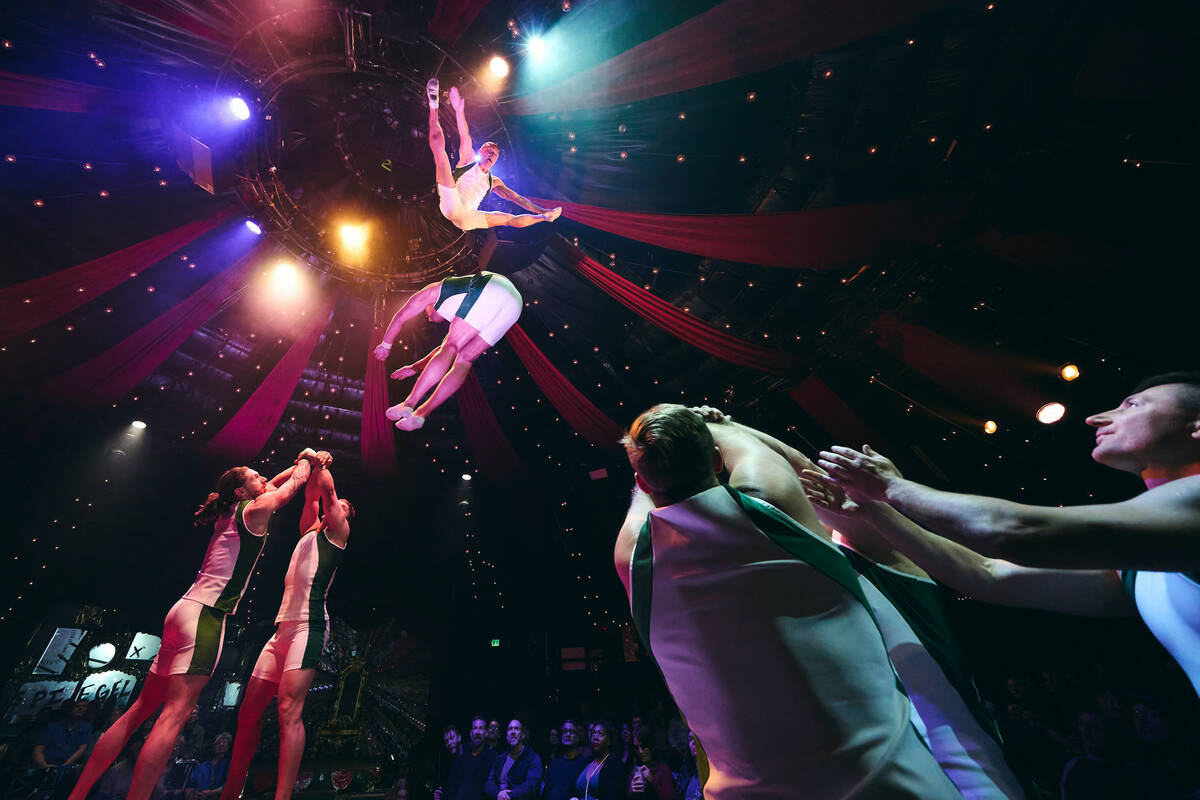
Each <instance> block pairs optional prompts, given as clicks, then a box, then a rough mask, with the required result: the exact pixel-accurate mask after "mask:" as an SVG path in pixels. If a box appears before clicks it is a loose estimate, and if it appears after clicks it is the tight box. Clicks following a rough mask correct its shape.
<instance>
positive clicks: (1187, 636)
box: [806, 372, 1200, 693]
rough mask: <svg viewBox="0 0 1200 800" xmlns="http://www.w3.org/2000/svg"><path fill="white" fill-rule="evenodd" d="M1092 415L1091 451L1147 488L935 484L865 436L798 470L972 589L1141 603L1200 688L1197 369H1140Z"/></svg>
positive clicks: (986, 596) (1103, 611) (1125, 608)
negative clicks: (1047, 489)
mask: <svg viewBox="0 0 1200 800" xmlns="http://www.w3.org/2000/svg"><path fill="white" fill-rule="evenodd" d="M1087 423H1088V424H1089V425H1091V426H1092V427H1093V428H1095V429H1096V444H1095V446H1094V448H1093V449H1092V458H1093V459H1094V460H1095V461H1097V462H1099V463H1101V464H1104V465H1105V466H1109V467H1112V468H1113V469H1119V470H1122V471H1124V472H1132V473H1134V474H1136V475H1139V476H1140V477H1141V478H1142V479H1143V481H1144V482H1145V484H1146V487H1147V491H1146V492H1144V493H1142V494H1140V495H1138V496H1136V497H1134V498H1132V499H1130V500H1126V501H1123V502H1119V503H1106V504H1097V505H1087V506H1070V507H1065V508H1047V507H1041V506H1031V505H1025V504H1022V503H1014V502H1010V501H1006V500H1000V499H997V498H992V497H980V496H972V495H964V494H956V493H953V492H943V491H939V490H936V489H932V488H930V487H928V486H923V485H921V484H919V483H916V482H915V481H911V480H907V479H905V478H904V477H903V475H901V474H900V471H899V470H898V469H896V467H895V465H894V464H893V463H892V462H891V461H890V460H889V459H887V458H886V457H884V456H882V455H880V454H879V453H876V452H875V451H874V450H872V449H871V448H870V447H869V446H864V447H863V450H862V452H858V451H855V450H853V449H851V448H847V447H835V448H833V449H831V450H828V451H822V453H821V458H820V462H819V463H820V466H821V467H822V468H823V469H824V470H826V471H827V472H828V473H829V474H828V477H822V476H820V475H817V474H816V473H813V474H811V475H808V476H806V477H807V478H808V485H809V486H810V488H811V491H812V493H813V495H814V496H815V497H821V496H822V493H823V492H824V491H825V489H826V488H828V487H829V486H831V485H834V484H836V485H837V486H838V487H840V488H841V489H843V490H844V491H845V492H846V493H848V494H849V495H850V496H851V497H852V498H853V499H855V500H856V501H858V502H859V503H860V504H861V505H862V506H863V507H864V508H866V509H869V511H870V513H871V514H872V515H873V516H872V519H873V521H874V522H875V523H876V527H877V529H878V530H879V531H880V532H881V533H883V534H884V535H885V536H887V537H888V539H889V540H890V541H891V542H892V543H893V544H895V545H896V546H897V547H898V548H900V549H901V550H903V551H904V552H905V553H906V554H907V555H908V556H909V557H910V558H912V559H913V561H915V562H916V563H917V564H920V565H921V566H922V567H923V568H925V569H926V570H928V571H929V572H930V574H932V575H933V576H934V577H936V578H938V579H939V580H941V581H942V582H943V583H946V584H948V585H950V586H953V587H954V588H956V589H959V590H960V591H964V592H968V593H970V594H972V595H974V596H975V597H976V598H978V599H980V600H984V601H990V602H999V603H1003V604H1007V605H1021V606H1025V607H1034V608H1047V609H1051V610H1055V611H1066V612H1069V613H1078V614H1086V615H1092V616H1110V615H1127V614H1129V613H1130V612H1131V611H1132V610H1133V606H1136V610H1137V613H1138V614H1139V615H1140V616H1141V618H1142V620H1143V621H1144V622H1145V623H1146V626H1147V627H1148V628H1149V629H1150V631H1151V633H1153V634H1154V636H1155V637H1156V638H1157V639H1158V640H1159V642H1161V643H1162V645H1163V646H1164V647H1165V648H1166V649H1167V651H1168V652H1169V653H1170V654H1171V655H1172V657H1174V658H1175V660H1176V661H1177V662H1178V663H1179V665H1180V666H1181V667H1182V668H1183V670H1184V672H1185V673H1187V675H1188V678H1189V679H1190V680H1191V682H1192V685H1193V687H1194V688H1195V689H1196V690H1197V692H1198V693H1200V582H1197V578H1198V577H1200V373H1195V372H1191V373H1189V372H1175V373H1167V374H1165V375H1158V376H1154V377H1152V378H1148V379H1147V380H1145V381H1143V382H1142V383H1141V384H1140V385H1139V386H1138V387H1137V388H1136V389H1135V391H1134V393H1133V394H1131V395H1129V396H1128V397H1126V398H1125V399H1124V400H1122V402H1121V404H1120V405H1119V406H1117V407H1116V408H1114V409H1112V410H1109V411H1105V412H1102V413H1100V414H1095V415H1093V416H1091V417H1088V419H1087ZM923 526H924V527H923ZM1018 565H1020V566H1018ZM1168 570H1169V571H1168ZM1122 590H1124V591H1122ZM1130 601H1132V604H1133V606H1131V605H1130Z"/></svg>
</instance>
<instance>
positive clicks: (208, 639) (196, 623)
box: [150, 597, 226, 675]
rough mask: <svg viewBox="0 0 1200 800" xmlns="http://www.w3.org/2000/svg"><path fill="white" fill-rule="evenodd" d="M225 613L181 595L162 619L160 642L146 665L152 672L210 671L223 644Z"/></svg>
mask: <svg viewBox="0 0 1200 800" xmlns="http://www.w3.org/2000/svg"><path fill="white" fill-rule="evenodd" d="M225 616H226V615H225V614H223V613H221V612H220V611H217V610H216V609H215V608H210V607H208V606H206V605H204V604H203V603H200V602H197V601H195V600H189V599H188V598H186V597H181V598H179V600H178V601H177V602H176V603H175V605H173V606H171V610H170V611H169V612H167V618H166V619H165V620H163V635H162V646H161V647H160V648H158V655H157V656H155V657H154V663H153V664H151V665H150V671H151V672H153V673H154V674H156V675H212V674H213V672H214V671H215V670H216V669H217V662H218V661H220V660H221V649H222V647H223V645H224V644H225Z"/></svg>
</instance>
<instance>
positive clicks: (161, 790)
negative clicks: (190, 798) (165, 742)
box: [150, 734, 196, 800]
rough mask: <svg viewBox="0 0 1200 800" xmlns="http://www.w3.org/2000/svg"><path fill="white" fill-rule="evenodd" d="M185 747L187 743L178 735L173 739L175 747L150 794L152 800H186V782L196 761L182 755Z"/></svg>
mask: <svg viewBox="0 0 1200 800" xmlns="http://www.w3.org/2000/svg"><path fill="white" fill-rule="evenodd" d="M186 747H187V741H186V740H185V739H184V738H183V735H182V734H180V735H179V736H178V737H177V738H176V739H175V747H174V748H173V749H172V750H171V755H170V757H169V758H168V759H167V767H166V769H164V770H163V772H162V775H160V776H159V778H158V782H157V783H156V784H155V785H154V789H152V790H151V792H150V797H151V798H153V800H186V796H187V781H188V778H189V777H190V776H191V774H192V770H193V769H194V768H195V767H196V759H194V758H187V757H186V756H185V755H184V753H183V751H184V749H185V748H186Z"/></svg>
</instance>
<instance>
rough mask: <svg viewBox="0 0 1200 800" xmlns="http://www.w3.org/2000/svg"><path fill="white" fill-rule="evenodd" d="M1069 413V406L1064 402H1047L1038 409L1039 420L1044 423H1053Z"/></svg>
mask: <svg viewBox="0 0 1200 800" xmlns="http://www.w3.org/2000/svg"><path fill="white" fill-rule="evenodd" d="M1066 413H1067V407H1066V406H1064V405H1063V404H1062V403H1046V405H1044V406H1042V407H1041V408H1039V409H1038V410H1037V421H1038V422H1040V423H1042V424H1043V425H1053V424H1054V423H1056V422H1058V421H1059V420H1060V419H1062V418H1063V415H1064V414H1066Z"/></svg>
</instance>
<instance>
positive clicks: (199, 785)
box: [186, 733, 233, 800]
mask: <svg viewBox="0 0 1200 800" xmlns="http://www.w3.org/2000/svg"><path fill="white" fill-rule="evenodd" d="M231 744H233V737H232V736H230V735H229V734H228V733H218V734H217V735H216V738H214V739H213V743H212V753H211V755H210V756H209V758H208V759H207V760H205V761H203V762H201V763H200V764H198V765H197V766H196V768H195V769H194V770H192V774H191V776H190V777H189V778H188V779H187V784H186V786H187V792H186V794H187V800H206V799H207V798H209V797H217V796H219V795H220V794H221V790H223V789H224V788H225V779H226V778H228V777H229V746H230V745H231Z"/></svg>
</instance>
